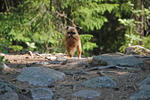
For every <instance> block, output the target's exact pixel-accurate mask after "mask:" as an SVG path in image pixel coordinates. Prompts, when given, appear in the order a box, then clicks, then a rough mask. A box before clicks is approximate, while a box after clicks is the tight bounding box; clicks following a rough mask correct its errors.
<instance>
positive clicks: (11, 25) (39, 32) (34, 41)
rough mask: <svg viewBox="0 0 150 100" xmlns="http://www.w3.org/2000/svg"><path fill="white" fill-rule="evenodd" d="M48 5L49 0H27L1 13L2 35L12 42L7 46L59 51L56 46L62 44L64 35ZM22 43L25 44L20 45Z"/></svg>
mask: <svg viewBox="0 0 150 100" xmlns="http://www.w3.org/2000/svg"><path fill="white" fill-rule="evenodd" d="M48 5H49V1H48V0H47V1H41V0H39V2H34V0H26V1H23V2H22V3H21V4H20V5H18V6H17V8H13V9H12V11H11V12H7V13H1V14H0V19H1V21H0V24H1V26H0V35H2V36H3V37H4V36H5V37H6V38H7V39H8V41H9V42H10V43H7V45H5V46H6V47H9V48H12V49H13V50H14V51H20V50H22V49H23V47H26V46H27V48H24V49H28V50H38V51H41V52H46V51H49V52H53V51H55V52H58V51H57V50H54V48H57V47H58V45H60V43H59V42H60V41H59V40H61V39H62V38H63V36H62V34H60V33H59V32H58V31H57V29H56V27H55V25H54V23H53V22H52V19H53V16H52V14H51V13H50V12H49V11H48V9H47V8H48ZM4 41H6V40H4ZM14 42H15V44H14ZM22 43H23V44H24V45H19V44H22ZM61 45H62V44H61ZM50 48H51V49H50Z"/></svg>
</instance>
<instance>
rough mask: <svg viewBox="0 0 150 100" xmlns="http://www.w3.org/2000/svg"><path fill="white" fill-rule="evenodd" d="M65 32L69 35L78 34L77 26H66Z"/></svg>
mask: <svg viewBox="0 0 150 100" xmlns="http://www.w3.org/2000/svg"><path fill="white" fill-rule="evenodd" d="M66 32H67V35H69V36H70V37H73V35H75V34H78V31H77V28H76V27H71V26H67V27H66Z"/></svg>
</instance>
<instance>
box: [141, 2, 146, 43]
mask: <svg viewBox="0 0 150 100" xmlns="http://www.w3.org/2000/svg"><path fill="white" fill-rule="evenodd" d="M141 9H142V16H141V36H140V37H141V41H140V45H142V44H143V36H144V15H145V14H144V1H143V0H141Z"/></svg>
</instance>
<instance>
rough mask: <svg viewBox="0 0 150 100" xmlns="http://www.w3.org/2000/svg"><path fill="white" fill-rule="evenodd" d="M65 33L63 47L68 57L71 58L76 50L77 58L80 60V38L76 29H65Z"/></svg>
mask: <svg viewBox="0 0 150 100" xmlns="http://www.w3.org/2000/svg"><path fill="white" fill-rule="evenodd" d="M66 32H67V33H66V34H65V40H66V44H65V45H66V49H67V53H68V56H69V57H70V58H72V57H73V55H74V53H75V52H76V50H77V51H78V58H79V59H80V58H81V52H82V48H81V40H80V36H79V34H78V31H77V29H76V27H67V28H66Z"/></svg>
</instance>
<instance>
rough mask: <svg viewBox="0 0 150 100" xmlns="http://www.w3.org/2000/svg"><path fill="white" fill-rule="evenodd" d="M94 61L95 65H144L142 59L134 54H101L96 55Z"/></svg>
mask: <svg viewBox="0 0 150 100" xmlns="http://www.w3.org/2000/svg"><path fill="white" fill-rule="evenodd" d="M92 63H93V64H94V65H118V66H128V67H133V66H142V67H143V65H144V63H143V61H142V60H139V59H137V58H136V57H134V56H119V55H117V56H115V55H101V56H94V57H93V60H92Z"/></svg>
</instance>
